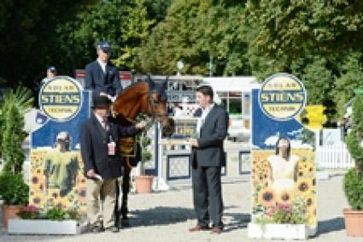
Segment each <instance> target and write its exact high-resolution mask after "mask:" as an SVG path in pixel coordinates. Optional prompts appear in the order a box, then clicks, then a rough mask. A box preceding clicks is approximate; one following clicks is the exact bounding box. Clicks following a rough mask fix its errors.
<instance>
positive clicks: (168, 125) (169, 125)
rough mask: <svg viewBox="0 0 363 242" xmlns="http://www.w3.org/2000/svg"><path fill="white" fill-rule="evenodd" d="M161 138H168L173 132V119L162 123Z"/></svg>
mask: <svg viewBox="0 0 363 242" xmlns="http://www.w3.org/2000/svg"><path fill="white" fill-rule="evenodd" d="M162 125H163V128H162V132H163V133H162V136H163V137H170V136H171V135H172V134H174V132H175V122H174V119H172V118H170V117H169V118H168V119H167V121H166V122H165V123H164V122H162Z"/></svg>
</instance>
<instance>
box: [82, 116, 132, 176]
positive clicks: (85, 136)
mask: <svg viewBox="0 0 363 242" xmlns="http://www.w3.org/2000/svg"><path fill="white" fill-rule="evenodd" d="M137 133H138V130H137V129H136V128H135V127H134V126H121V125H119V124H117V123H116V122H115V121H114V120H113V119H112V118H110V119H109V130H108V131H106V130H105V129H104V128H103V127H102V126H101V124H100V122H99V121H98V120H97V118H96V116H95V115H94V114H92V115H91V118H90V119H88V120H87V121H85V122H84V123H83V124H82V126H81V132H80V145H81V154H82V160H83V163H84V173H85V175H86V174H87V171H88V170H90V169H94V170H95V172H96V173H97V174H99V175H101V177H102V178H103V179H111V178H116V177H119V176H121V175H122V171H121V157H120V154H119V153H120V152H118V151H116V155H113V156H109V155H108V147H107V144H108V142H109V141H110V136H111V137H112V139H113V141H114V142H115V143H116V144H117V143H118V140H119V139H120V138H121V137H123V136H132V135H135V134H137Z"/></svg>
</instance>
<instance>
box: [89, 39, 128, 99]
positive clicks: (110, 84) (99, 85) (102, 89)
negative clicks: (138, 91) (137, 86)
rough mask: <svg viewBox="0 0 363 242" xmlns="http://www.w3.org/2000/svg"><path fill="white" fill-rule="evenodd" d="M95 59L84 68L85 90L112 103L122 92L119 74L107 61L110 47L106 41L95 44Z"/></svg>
mask: <svg viewBox="0 0 363 242" xmlns="http://www.w3.org/2000/svg"><path fill="white" fill-rule="evenodd" d="M97 56H98V57H97V59H96V60H95V61H93V62H91V63H89V64H88V65H87V66H86V76H85V89H86V90H91V91H92V92H93V96H99V95H102V96H107V97H108V98H109V99H110V100H111V101H114V100H115V98H116V96H117V95H118V93H119V92H120V91H121V90H122V86H121V82H120V77H119V72H118V70H117V69H116V67H115V66H114V65H113V64H112V63H111V62H110V61H109V59H110V56H111V45H110V43H109V42H107V41H101V42H99V43H98V44H97Z"/></svg>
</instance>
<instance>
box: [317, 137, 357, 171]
mask: <svg viewBox="0 0 363 242" xmlns="http://www.w3.org/2000/svg"><path fill="white" fill-rule="evenodd" d="M315 160H316V163H317V165H318V168H327V169H348V168H351V167H354V164H355V163H354V160H353V159H352V157H351V156H350V154H349V151H348V149H347V146H346V144H345V143H341V144H336V145H324V146H317V147H316V151H315Z"/></svg>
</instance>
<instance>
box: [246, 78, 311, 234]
mask: <svg viewBox="0 0 363 242" xmlns="http://www.w3.org/2000/svg"><path fill="white" fill-rule="evenodd" d="M305 103H306V92H305V89H304V86H303V84H302V82H301V81H300V80H298V79H297V78H296V77H294V76H292V75H290V74H286V73H279V74H276V75H273V76H271V77H269V78H267V79H266V80H265V82H264V83H263V84H262V86H261V88H260V89H253V90H252V150H251V167H252V169H251V171H252V172H251V183H252V221H251V222H252V223H255V224H306V225H307V226H308V228H309V229H310V235H313V234H314V233H316V229H317V219H316V186H315V172H316V163H315V154H314V147H315V134H314V132H312V131H310V130H309V129H308V128H306V127H304V125H303V124H301V123H300V122H299V121H298V120H299V119H298V115H299V114H300V113H301V112H303V111H304V108H305Z"/></svg>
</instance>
